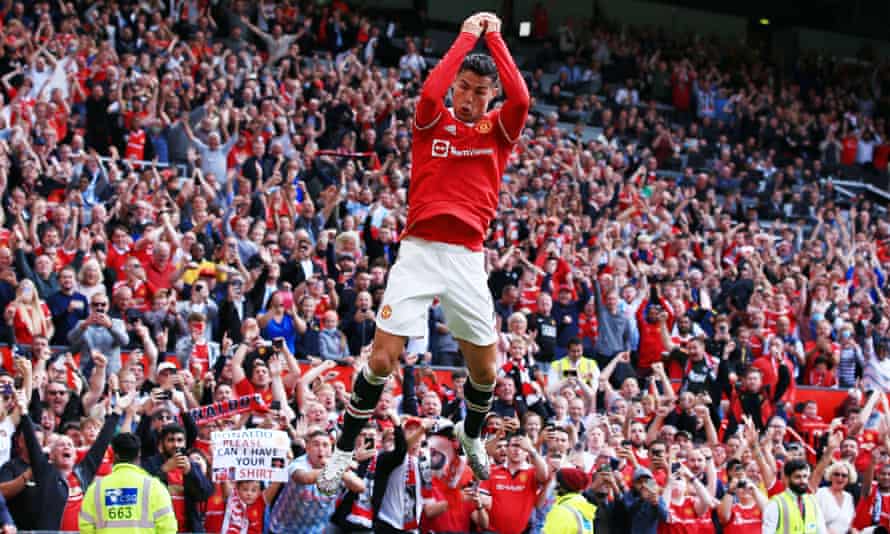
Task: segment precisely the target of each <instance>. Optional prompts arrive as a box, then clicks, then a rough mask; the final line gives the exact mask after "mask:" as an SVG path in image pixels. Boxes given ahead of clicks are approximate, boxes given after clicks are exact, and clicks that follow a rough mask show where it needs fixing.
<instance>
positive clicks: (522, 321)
mask: <svg viewBox="0 0 890 534" xmlns="http://www.w3.org/2000/svg"><path fill="white" fill-rule="evenodd" d="M514 339H522V340H523V341H525V350H526V355H525V356H526V360H527V361H528V363H530V364H533V363H534V361H535V360H534V356H535V354H537V352H538V344H537V343H535V338H533V337H532V336H531V334H530V333H529V332H528V320H527V319H526V318H525V315H524V314H523V313H522V312H513V313H512V314H510V316H509V317H508V318H507V331H506V332H501V333H500V334H499V336H498V344H497V361H498V367H500V366H501V365H503V364H504V363H506V361H507V360H508V359H509V358H510V345H512V343H513V340H514Z"/></svg>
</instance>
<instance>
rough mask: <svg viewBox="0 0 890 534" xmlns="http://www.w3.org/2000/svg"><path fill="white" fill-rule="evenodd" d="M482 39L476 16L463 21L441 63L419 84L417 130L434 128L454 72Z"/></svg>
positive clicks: (480, 25)
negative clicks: (421, 86)
mask: <svg viewBox="0 0 890 534" xmlns="http://www.w3.org/2000/svg"><path fill="white" fill-rule="evenodd" d="M481 35H482V24H481V22H480V19H479V16H478V15H473V16H471V17H469V18H468V19H467V20H465V21H464V24H463V26H462V27H461V32H460V35H458V36H457V39H455V41H454V44H452V45H451V48H449V49H448V52H446V53H445V56H444V57H443V58H442V60H441V61H439V63H438V64H437V65H436V66H435V68H433V70H432V71H430V74H429V76H427V78H426V81H425V82H424V83H423V89H421V91H420V100H419V101H418V103H417V110H416V115H415V118H414V124H415V125H416V126H417V127H418V128H420V129H426V128H429V127H430V126H432V125H433V124H435V123H436V122H437V121H438V120H439V117H441V114H442V112H444V111H445V104H444V103H443V99H444V98H445V94H446V93H448V88H449V87H450V86H451V82H452V81H454V77H455V76H457V72H458V70H459V69H460V65H461V63H462V62H463V60H464V57H466V55H467V54H468V53H469V52H470V50H472V49H473V47H474V46H475V45H476V41H477V40H478V39H479V36H481Z"/></svg>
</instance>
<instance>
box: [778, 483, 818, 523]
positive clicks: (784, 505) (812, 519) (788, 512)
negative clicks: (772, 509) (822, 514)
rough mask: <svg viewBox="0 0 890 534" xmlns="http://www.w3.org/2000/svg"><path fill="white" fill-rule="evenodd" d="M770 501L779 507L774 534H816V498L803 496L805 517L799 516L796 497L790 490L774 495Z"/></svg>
mask: <svg viewBox="0 0 890 534" xmlns="http://www.w3.org/2000/svg"><path fill="white" fill-rule="evenodd" d="M772 500H773V501H774V502H775V503H776V504H778V505H779V522H778V523H776V534H816V533H817V532H818V531H819V530H818V526H817V524H816V519H817V518H818V517H817V514H818V512H817V510H816V498H815V497H813V496H812V495H810V494H806V495H804V496H803V509H804V514H805V516H806V517H801V516H800V507H799V506H798V505H797V497H795V495H794V494H793V493H791V491H790V490H785V491H783V492H782V493H780V494H778V495H776V496H775V497H773V498H772Z"/></svg>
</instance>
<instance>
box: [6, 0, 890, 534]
mask: <svg viewBox="0 0 890 534" xmlns="http://www.w3.org/2000/svg"><path fill="white" fill-rule="evenodd" d="M0 15H2V26H0V41H2V47H0V83H2V86H3V92H2V97H0V98H2V111H0V190H2V193H3V195H2V205H3V206H2V207H3V209H2V211H0V223H2V225H0V242H2V245H0V309H2V310H3V311H4V319H5V321H3V324H2V325H0V340H2V341H4V342H6V343H8V345H9V347H11V351H12V353H13V357H12V358H9V359H7V360H5V361H6V362H7V363H9V362H11V365H6V366H5V367H4V368H3V369H2V370H0V413H2V415H3V419H2V421H0V464H2V467H0V496H2V499H0V503H5V506H0V523H2V525H3V527H2V532H4V533H8V532H14V531H15V529H16V528H17V529H18V530H20V531H21V530H64V531H76V530H78V520H79V519H80V521H81V522H83V521H84V519H83V518H84V516H83V515H80V511H81V503H82V501H83V499H84V492H85V491H86V489H87V488H88V486H89V485H90V484H91V482H93V481H94V480H95V479H96V478H97V477H101V476H105V475H108V474H109V473H110V472H111V469H112V461H113V457H112V455H111V453H110V448H109V444H110V443H111V440H112V438H113V437H114V435H115V434H116V433H118V432H132V433H134V434H136V435H138V436H139V438H140V442H141V466H142V468H143V469H145V470H146V472H148V473H150V474H151V475H153V476H156V477H157V478H158V479H159V480H160V481H161V482H162V483H163V485H164V486H166V487H167V489H168V491H169V493H170V495H171V496H172V499H173V508H174V511H175V515H176V519H177V523H178V530H179V531H180V532H202V531H206V532H220V531H225V532H229V531H230V530H231V531H232V532H241V533H245V532H249V533H260V532H265V531H268V532H273V533H311V534H316V533H320V532H331V533H340V532H343V533H347V532H424V533H426V532H433V533H458V532H496V533H501V534H512V533H515V534H520V533H523V532H530V533H536V532H546V533H560V532H577V531H580V530H577V529H576V523H575V522H576V520H577V521H578V522H579V523H578V525H579V526H578V527H577V528H582V526H581V525H583V528H585V529H586V528H587V527H588V523H590V525H589V526H590V527H591V528H592V529H593V530H592V531H595V532H597V533H598V534H599V533H608V532H622V531H623V532H628V531H629V532H633V533H642V532H645V533H650V532H652V533H654V532H659V533H665V534H668V533H670V534H672V533H688V532H696V533H702V534H705V533H710V532H725V533H727V534H742V533H754V532H770V533H771V532H775V529H776V528H777V526H778V525H777V522H778V521H779V519H778V518H779V515H780V513H781V514H784V515H783V516H782V517H784V518H785V521H786V524H785V527H786V528H787V526H788V524H787V522H788V521H789V519H788V518H789V515H788V514H789V512H788V506H789V503H790V506H791V508H792V509H796V507H798V506H799V507H800V511H799V516H798V517H800V522H801V528H802V530H799V531H796V532H816V531H817V530H811V529H810V528H811V527H812V529H816V528H819V529H820V530H818V531H819V532H829V533H832V534H842V533H846V532H851V531H852V532H861V531H863V529H867V528H868V527H871V528H874V527H879V528H884V529H888V528H890V424H888V423H890V422H888V419H887V415H885V414H890V406H888V401H887V397H886V393H887V392H890V358H888V355H890V303H888V300H887V299H888V296H887V295H888V293H887V290H888V275H890V219H888V217H887V213H886V210H884V209H883V208H882V207H881V206H878V205H876V204H875V203H873V202H872V201H871V200H869V199H868V198H864V197H854V198H852V199H845V200H844V201H843V202H838V201H839V200H840V199H841V197H840V196H839V195H838V192H837V191H836V190H835V188H834V187H833V185H832V182H831V178H832V177H836V176H839V175H849V174H851V173H854V172H855V173H865V174H874V173H883V172H885V171H886V167H887V154H888V152H890V151H888V149H887V147H886V146H885V145H884V144H883V141H884V140H885V139H887V136H888V133H890V132H888V131H887V117H888V115H890V69H887V68H886V65H884V64H880V63H871V64H868V65H869V66H863V64H861V63H857V64H853V63H844V62H837V61H833V60H828V59H826V58H816V57H815V56H814V57H806V56H804V57H802V58H801V60H800V62H799V63H798V65H797V66H796V68H795V69H794V72H793V74H792V75H788V73H784V72H779V71H778V70H777V69H776V68H775V67H773V66H771V65H769V64H768V63H766V62H764V60H763V58H759V57H756V55H752V53H751V51H744V50H741V49H734V48H732V47H728V46H724V45H723V44H720V43H718V42H717V41H714V40H710V39H705V40H696V39H693V37H692V36H677V35H672V36H665V35H662V34H661V33H659V32H656V31H651V30H639V29H631V30H629V31H627V32H618V31H612V30H610V29H609V28H608V27H606V26H597V27H591V28H581V27H580V25H575V24H571V23H568V22H567V23H565V24H564V25H562V26H560V28H559V30H558V33H557V34H556V35H558V36H557V37H555V38H554V39H553V40H549V39H543V40H542V41H541V42H540V43H539V44H538V45H537V46H535V47H534V48H531V50H533V52H532V53H529V54H528V55H527V56H526V57H524V61H523V62H521V63H520V66H523V67H524V68H526V69H527V72H528V76H527V80H526V81H527V84H528V87H529V90H530V92H531V94H532V96H533V99H534V104H538V106H537V107H533V110H532V115H531V116H530V118H529V121H528V124H527V128H526V129H525V133H524V134H523V136H522V137H521V138H520V140H519V144H518V146H517V148H516V150H515V153H514V154H513V155H512V156H511V158H510V160H509V163H508V170H507V172H506V173H505V175H504V176H503V185H502V189H501V196H500V209H499V210H498V214H497V218H496V220H495V221H494V223H493V224H492V227H491V229H490V233H489V235H488V238H487V240H486V243H485V247H486V258H487V259H486V262H487V267H488V271H489V274H490V278H489V287H490V289H491V292H492V294H493V296H494V298H495V300H496V304H495V313H496V318H497V324H498V328H499V341H498V367H499V369H500V372H499V377H498V382H497V388H496V392H495V395H496V400H495V402H494V407H493V410H492V413H491V414H490V416H489V418H488V420H487V423H486V432H485V438H486V440H487V445H488V448H489V452H490V454H491V456H492V457H493V458H494V459H495V464H496V465H497V467H496V468H495V469H494V470H493V472H492V476H491V479H490V480H488V481H483V482H481V483H476V482H474V481H473V480H472V476H471V475H470V472H469V470H468V469H467V467H466V465H465V464H464V462H463V460H462V458H461V457H460V455H458V454H456V450H457V446H456V441H455V439H454V434H453V423H455V422H457V421H460V420H461V418H462V417H463V415H464V414H465V412H466V406H465V403H464V400H463V398H462V388H461V387H460V385H461V384H462V383H463V381H464V380H466V374H465V373H464V372H463V371H461V370H455V371H453V372H452V373H451V377H450V381H448V380H441V378H440V375H437V374H436V373H435V372H434V371H433V368H432V366H449V367H455V368H459V367H461V366H462V365H463V361H462V357H461V355H460V353H459V350H458V346H457V343H456V341H455V339H454V338H453V337H452V336H451V335H450V333H449V329H448V325H447V324H446V322H445V319H444V314H443V312H442V310H441V308H440V307H439V305H438V304H437V303H436V304H434V305H433V306H432V308H431V309H430V310H429V335H428V336H427V337H426V338H425V339H423V340H416V341H415V340H412V342H411V343H409V346H408V347H407V350H406V353H405V355H404V358H403V359H404V362H403V364H404V365H403V368H402V371H401V373H400V376H399V377H398V379H397V380H394V381H392V382H391V383H390V384H388V385H387V390H386V393H385V394H384V396H383V398H382V400H381V401H380V403H379V404H378V406H377V409H376V410H375V413H374V418H373V422H372V424H370V425H369V426H368V427H367V428H365V429H364V430H363V431H362V435H361V438H360V439H361V440H362V441H361V446H360V447H359V448H358V449H357V452H356V454H355V460H356V467H355V469H354V470H353V471H352V472H350V473H349V474H348V475H347V477H345V478H344V489H343V491H342V493H341V494H340V495H338V496H337V497H326V496H324V495H322V494H321V493H320V492H318V491H317V489H316V488H315V487H314V481H315V477H317V475H318V471H319V469H320V468H321V467H322V466H323V465H324V463H325V460H326V458H328V457H329V455H330V454H331V450H332V445H333V437H334V436H335V435H336V432H337V424H338V422H339V421H340V420H341V418H342V412H343V407H344V406H345V404H346V400H347V399H348V395H349V383H348V380H345V381H344V380H341V379H340V378H339V377H341V376H349V370H351V369H358V368H359V367H360V366H361V365H362V363H363V362H364V361H365V360H366V359H367V357H368V353H369V349H368V344H369V343H370V341H371V340H372V339H373V337H374V331H375V320H374V319H375V316H376V314H377V313H378V311H380V310H378V305H379V302H380V298H381V296H382V293H383V288H384V286H385V284H386V280H387V274H388V271H389V268H390V267H391V266H392V264H393V262H394V261H395V259H396V257H397V254H398V248H399V234H400V232H401V231H402V230H403V229H404V223H405V219H406V213H407V209H406V208H407V207H406V204H405V199H406V192H407V188H408V187H409V180H410V176H411V152H410V149H411V136H412V118H413V111H414V104H415V102H416V99H417V95H418V92H419V90H420V87H421V84H422V82H423V80H424V79H425V74H426V73H427V72H428V70H429V69H430V68H431V67H432V65H434V64H435V61H436V56H437V55H438V54H440V53H441V52H443V50H436V49H435V45H434V43H433V41H432V40H431V39H429V38H424V36H423V35H420V34H416V35H412V34H411V33H406V32H405V30H404V29H403V28H400V27H399V24H398V23H397V22H394V21H390V20H385V19H380V18H378V17H375V16H374V15H372V14H370V13H365V12H362V11H360V10H355V9H353V8H351V7H350V6H348V5H347V4H346V3H345V2H343V1H339V0H338V1H335V2H333V3H331V4H330V5H329V6H325V7H319V6H318V5H317V4H316V3H314V2H297V1H295V0H281V1H276V2H270V1H267V0H263V1H262V2H260V3H259V5H256V4H253V3H250V2H246V1H244V0H236V1H225V2H218V3H216V2H205V1H202V0H181V1H170V2H160V1H153V2H152V1H149V2H142V3H132V2H121V3H113V2H107V3H106V2H96V3H93V2H79V1H65V0H60V1H58V2H48V1H37V2H32V1H24V2H19V1H7V2H3V3H2V6H0ZM546 18H547V17H546V10H545V8H543V7H542V6H540V5H539V6H538V8H536V12H535V19H534V20H535V22H536V24H538V25H539V26H540V24H546ZM550 33H551V34H552V33H553V32H550ZM535 35H542V36H545V35H548V32H547V30H546V28H544V29H543V30H542V29H541V28H540V27H538V28H536V30H535ZM402 47H404V49H402ZM514 52H515V51H514ZM548 73H550V74H548ZM551 78H553V81H552V82H548V80H551ZM567 123H568V124H569V126H566V124H567ZM591 126H592V127H595V128H596V129H597V130H596V132H597V133H596V135H594V136H592V137H585V133H586V132H587V131H588V128H589V127H591ZM857 175H858V174H857ZM799 385H809V386H823V387H826V388H840V389H843V390H846V391H847V392H848V398H847V400H846V401H845V402H844V404H843V405H842V406H841V407H840V409H839V412H838V413H837V414H836V418H834V419H824V420H823V418H822V417H820V416H819V409H818V408H819V406H818V405H817V404H816V403H815V402H813V401H809V402H806V403H800V402H798V400H797V386H799ZM245 397H247V398H249V399H251V402H250V406H249V410H248V411H244V412H231V413H226V412H225V411H223V416H221V417H215V418H214V417H205V416H206V411H202V410H200V408H201V407H206V406H208V405H213V404H214V403H219V402H223V403H225V402H226V401H230V400H234V399H241V398H245ZM196 414H197V415H196ZM238 428H265V429H277V430H284V431H286V432H287V433H288V435H289V436H290V437H291V441H292V451H291V454H292V457H291V458H289V459H288V462H289V465H288V475H289V478H288V481H287V482H284V483H261V482H258V481H238V482H234V483H232V482H214V481H213V479H214V477H213V476H212V473H213V471H212V467H213V464H212V455H211V450H210V437H211V434H212V432H214V431H220V430H232V429H238ZM399 477H403V478H399ZM397 479H398V480H397ZM579 495H580V496H579ZM789 495H796V496H798V501H797V502H796V503H795V502H792V501H790V499H791V498H792V497H787V496H789ZM582 496H583V497H582ZM774 496H778V497H777V498H776V497H774ZM770 498H772V499H773V500H769V499H770ZM786 498H787V499H788V501H786V500H783V499H786ZM567 501H572V502H574V505H575V508H569V507H566V506H564V503H566V502H567ZM581 501H583V502H581ZM585 503H586V504H585ZM783 506H784V507H785V508H784V512H780V511H779V510H780V509H782V507H783ZM572 509H580V510H583V513H582V514H581V515H578V516H577V517H576V516H575V515H574V514H572V513H570V512H569V510H572ZM7 510H8V511H7ZM548 514H549V515H548ZM792 515H793V514H792ZM551 519H552V521H551ZM545 523H548V525H547V526H546V527H545ZM804 523H806V525H804ZM811 523H812V525H811ZM554 525H557V526H554ZM558 525H563V526H564V529H563V530H560V528H561V527H559V526H558ZM565 525H568V526H565ZM81 526H83V523H81ZM628 529H629V530H628ZM770 529H772V530H770ZM583 531H584V532H589V531H590V530H583ZM786 532H787V530H786Z"/></svg>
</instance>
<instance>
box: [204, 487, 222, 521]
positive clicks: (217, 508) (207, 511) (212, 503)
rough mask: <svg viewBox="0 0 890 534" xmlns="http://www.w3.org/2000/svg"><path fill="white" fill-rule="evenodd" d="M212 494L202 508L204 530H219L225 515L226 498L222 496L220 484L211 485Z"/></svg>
mask: <svg viewBox="0 0 890 534" xmlns="http://www.w3.org/2000/svg"><path fill="white" fill-rule="evenodd" d="M213 487H214V490H213V496H212V497H210V498H209V499H208V500H207V504H206V505H205V508H204V531H205V532H219V531H221V530H222V526H223V518H224V517H225V515H226V498H225V497H223V492H222V484H221V483H219V482H217V483H215V484H214V485H213Z"/></svg>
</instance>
